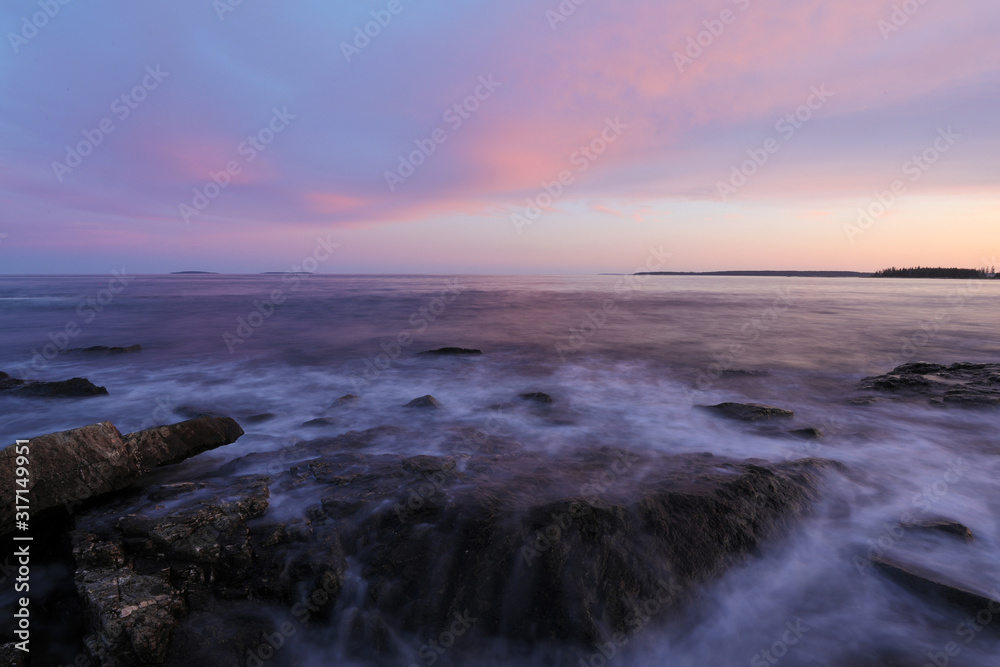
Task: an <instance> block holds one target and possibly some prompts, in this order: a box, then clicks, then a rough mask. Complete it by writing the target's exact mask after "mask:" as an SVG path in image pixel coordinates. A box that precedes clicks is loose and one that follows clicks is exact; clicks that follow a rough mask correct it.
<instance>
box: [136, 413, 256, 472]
mask: <svg viewBox="0 0 1000 667" xmlns="http://www.w3.org/2000/svg"><path fill="white" fill-rule="evenodd" d="M241 435H243V429H242V428H240V425H239V424H237V423H236V420H234V419H232V418H230V417H196V418H195V419H189V420H187V421H184V422H180V423H179V424H174V425H172V426H157V427H156V428H150V429H146V430H145V431H139V432H138V433H130V434H129V435H127V436H125V446H126V447H127V448H128V449H129V450H131V451H132V452H133V453H134V454H135V457H136V459H137V460H138V461H139V467H140V469H141V470H142V471H143V472H146V471H149V470H152V469H153V468H155V467H157V466H162V465H169V464H171V463H177V462H178V461H183V460H184V459H187V458H190V457H192V456H195V455H196V454H201V453H202V452H207V451H208V450H210V449H215V448H217V447H222V446H223V445H228V444H230V443H233V442H236V440H237V439H239V437H240V436H241Z"/></svg>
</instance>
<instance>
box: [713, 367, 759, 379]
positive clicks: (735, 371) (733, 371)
mask: <svg viewBox="0 0 1000 667" xmlns="http://www.w3.org/2000/svg"><path fill="white" fill-rule="evenodd" d="M721 375H722V377H746V378H762V377H767V376H769V375H770V373H768V372H767V371H751V370H747V369H745V368H727V369H724V370H723V371H722V373H721Z"/></svg>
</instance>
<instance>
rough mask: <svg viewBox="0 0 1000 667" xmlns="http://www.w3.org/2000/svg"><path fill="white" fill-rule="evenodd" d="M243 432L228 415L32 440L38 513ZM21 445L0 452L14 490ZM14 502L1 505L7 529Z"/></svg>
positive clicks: (121, 484) (5, 479)
mask: <svg viewBox="0 0 1000 667" xmlns="http://www.w3.org/2000/svg"><path fill="white" fill-rule="evenodd" d="M241 435H243V429H242V428H240V426H239V424H237V423H236V422H235V421H233V420H232V419H229V418H208V417H202V418H199V419H193V420H190V421H186V422H181V423H179V424H173V425H171V426H160V427H156V428H152V429H148V430H145V431H139V432H137V433H130V434H128V435H125V436H123V435H122V434H121V433H120V432H119V431H118V429H117V428H115V426H114V425H113V424H111V422H101V423H100V424H93V425H90V426H84V427H82V428H77V429H72V430H69V431H60V432H58V433H51V434H49V435H44V436H40V437H37V438H32V439H31V440H29V442H28V445H27V447H28V451H29V452H30V466H31V475H30V478H29V479H30V482H29V486H28V489H27V491H28V494H29V497H30V500H31V502H30V507H31V509H30V512H31V515H32V516H33V517H34V516H36V515H38V514H42V513H44V512H47V511H49V510H53V509H56V508H59V507H64V508H65V509H66V510H67V511H71V510H72V508H73V507H75V506H77V505H78V504H80V503H81V502H82V501H85V500H88V499H90V498H94V497H97V496H100V495H102V494H105V493H111V492H113V491H118V490H121V489H124V488H126V487H128V486H129V485H131V484H133V483H134V482H136V481H137V480H138V479H139V478H140V477H142V475H144V474H145V473H147V472H149V471H150V470H152V469H153V468H155V467H157V466H162V465H167V464H170V463H176V462H178V461H181V460H183V459H185V458H188V457H190V456H194V455H196V454H199V453H201V452H204V451H207V450H209V449H214V448H216V447H220V446H222V445H226V444H229V443H231V442H235V441H236V439H237V438H239V437H240V436H241ZM18 465H19V464H18V453H17V447H16V446H15V445H11V446H9V447H7V448H5V449H4V450H3V451H0V481H2V483H3V484H5V485H6V486H7V488H14V473H15V470H16V468H17V467H18ZM13 512H14V505H13V503H9V504H8V503H4V504H3V505H0V526H3V527H4V529H9V527H10V526H12V525H13V519H14V514H13Z"/></svg>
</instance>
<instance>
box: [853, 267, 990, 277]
mask: <svg viewBox="0 0 1000 667" xmlns="http://www.w3.org/2000/svg"><path fill="white" fill-rule="evenodd" d="M872 278H952V279H960V280H996V279H997V272H996V267H993V266H991V267H988V268H984V269H957V268H950V269H944V268H931V267H929V266H915V267H912V268H909V269H897V268H896V267H892V268H889V269H882V270H881V271H876V272H875V273H873V274H872Z"/></svg>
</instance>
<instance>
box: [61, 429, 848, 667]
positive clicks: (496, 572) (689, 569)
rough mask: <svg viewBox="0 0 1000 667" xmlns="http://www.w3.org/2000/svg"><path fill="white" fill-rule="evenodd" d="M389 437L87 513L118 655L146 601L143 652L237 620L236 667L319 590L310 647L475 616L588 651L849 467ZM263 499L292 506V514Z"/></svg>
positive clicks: (357, 436)
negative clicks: (276, 512)
mask: <svg viewBox="0 0 1000 667" xmlns="http://www.w3.org/2000/svg"><path fill="white" fill-rule="evenodd" d="M383 435H394V436H401V435H405V433H400V431H399V430H398V429H378V430H373V431H366V432H360V433H348V434H345V435H343V436H338V437H337V438H330V439H323V440H314V441H309V442H303V443H299V444H297V445H294V446H291V447H288V448H285V449H284V450H283V458H282V460H287V461H293V463H290V464H286V467H285V469H283V470H281V471H279V472H269V477H264V476H260V475H247V474H245V471H250V470H257V469H259V467H260V465H261V464H262V463H265V462H268V461H270V462H272V463H273V461H274V457H273V455H267V454H264V453H257V454H251V455H248V456H246V457H243V458H241V459H236V460H234V461H231V462H230V463H227V464H226V465H225V466H223V467H222V468H221V469H220V470H218V471H217V472H216V473H213V474H212V475H210V476H209V477H206V478H205V479H201V480H198V481H196V482H188V483H183V484H179V485H171V486H167V487H160V488H158V489H155V490H153V491H147V492H145V493H143V494H139V493H136V494H133V495H132V496H130V497H128V498H123V499H119V500H118V501H116V502H115V503H113V504H112V505H109V506H107V507H104V508H100V511H97V510H93V511H92V512H91V513H88V514H87V515H86V516H83V517H81V518H80V520H79V522H78V525H79V530H78V531H77V533H75V534H74V544H75V545H76V547H75V553H76V557H77V560H78V563H79V568H80V572H78V582H79V585H80V590H81V594H83V595H84V597H85V598H86V600H87V601H88V609H90V610H91V612H90V614H89V616H88V618H90V619H91V623H92V627H91V628H90V629H91V631H92V632H95V633H96V635H97V637H98V639H99V641H98V643H99V644H100V645H101V646H107V647H109V648H107V649H105V654H106V655H111V654H116V655H117V653H115V652H116V651H117V652H120V655H128V656H132V655H133V654H135V647H134V638H135V636H136V635H135V632H136V631H135V630H133V629H131V628H128V627H126V628H124V629H120V625H121V624H120V623H118V620H117V618H118V617H116V616H115V614H119V615H120V613H121V610H122V609H124V608H125V607H131V606H135V605H137V604H141V602H142V601H144V600H154V603H152V604H150V605H147V608H149V607H152V608H154V610H153V611H151V612H149V613H154V611H155V613H157V614H159V617H158V618H160V620H162V621H163V625H164V629H163V630H162V631H161V632H160V634H159V635H157V636H155V637H150V638H148V639H144V640H143V641H144V642H145V644H144V645H147V646H149V647H151V648H150V649H149V651H150V654H151V655H152V654H153V653H155V651H154V649H156V650H159V648H160V647H161V646H163V644H164V643H165V642H166V643H167V644H168V649H167V653H166V655H167V662H168V664H181V662H182V661H183V660H184V659H194V658H195V657H196V656H197V655H198V651H199V650H205V647H206V646H209V645H212V644H213V642H212V640H211V636H212V635H211V634H210V633H209V634H206V630H204V628H205V627H206V626H211V627H227V628H228V627H234V628H238V632H237V633H236V635H237V638H235V639H234V638H232V637H230V639H228V640H227V641H229V644H226V645H222V644H221V643H218V642H216V643H215V645H214V648H212V650H213V651H215V653H213V655H217V656H218V657H217V658H216V659H217V661H218V663H219V664H236V663H239V662H240V661H241V660H244V659H245V656H246V653H247V650H253V649H254V646H248V645H247V642H251V641H252V640H251V639H241V638H244V637H251V638H252V637H254V636H256V637H260V636H262V634H261V633H266V632H269V631H271V630H269V628H271V627H272V626H271V625H270V624H271V623H273V616H271V615H269V614H268V613H267V612H266V610H265V608H266V606H267V605H268V604H276V605H280V606H281V607H284V608H289V607H291V608H294V606H293V605H295V604H297V603H301V602H302V601H303V600H307V599H314V598H313V596H314V595H316V592H317V591H318V590H323V591H324V595H323V596H320V598H321V599H322V602H321V603H318V604H317V611H316V612H315V613H314V614H312V615H311V617H310V618H311V620H310V621H309V623H308V624H305V625H303V626H302V631H303V634H304V636H305V637H308V636H310V634H309V633H310V632H314V633H316V634H315V635H314V636H317V637H323V638H324V639H323V641H327V642H329V641H335V642H339V643H340V645H342V646H345V647H347V650H348V651H349V653H350V654H352V655H354V656H356V657H357V658H358V659H360V660H366V659H372V658H376V657H377V658H378V659H383V660H384V659H387V658H388V659H393V660H395V659H396V658H398V657H399V656H400V655H404V654H405V650H407V649H404V648H403V647H402V646H401V645H398V644H396V642H397V638H400V637H405V636H408V635H409V634H410V633H414V632H418V633H419V634H420V635H422V636H436V635H438V634H439V633H440V632H443V631H444V630H445V629H447V628H448V627H449V626H450V625H451V624H452V623H454V622H455V615H456V614H468V615H471V616H473V617H475V618H476V622H475V624H474V626H473V631H474V632H475V633H477V634H479V635H481V636H484V637H497V638H506V639H514V640H524V641H528V642H535V641H542V640H550V639H554V640H565V641H569V642H574V643H577V644H578V645H580V646H584V647H586V646H590V645H592V643H593V642H595V641H597V640H598V639H600V638H601V637H603V636H608V635H606V633H609V632H616V631H627V630H628V628H629V627H630V623H631V622H632V621H633V620H634V618H633V614H634V613H635V612H636V611H637V610H638V609H639V607H638V605H640V604H641V603H642V602H643V601H644V600H648V599H651V598H652V599H658V600H660V601H661V602H660V604H661V605H662V608H663V609H664V610H665V613H666V614H667V615H671V614H676V613H679V612H680V610H681V609H682V608H683V605H684V604H685V603H686V602H687V601H689V600H690V599H692V598H693V596H694V595H695V594H696V592H697V590H698V589H699V586H700V584H702V583H703V582H705V581H707V580H709V579H711V578H713V577H716V576H718V575H719V574H721V573H722V572H724V571H725V570H726V569H727V568H728V567H730V566H731V565H732V564H734V563H739V562H741V561H743V560H744V559H746V558H747V557H749V555H750V554H752V553H753V552H754V550H755V549H757V548H758V547H759V546H760V544H761V543H762V542H763V541H764V540H765V539H767V538H769V537H771V536H774V535H776V534H780V533H781V531H782V530H783V529H784V528H786V527H787V526H788V525H790V522H791V521H793V520H794V519H795V518H796V517H797V516H799V515H800V514H802V513H803V512H806V511H807V510H808V507H809V505H810V502H811V500H812V499H813V498H815V496H816V492H817V485H818V477H817V476H818V474H819V473H820V472H821V471H822V470H823V469H825V468H829V467H833V466H835V465H836V464H833V463H831V462H824V461H819V460H813V459H810V460H805V461H798V462H793V463H778V464H764V463H763V462H737V461H730V460H727V459H722V458H717V457H713V456H711V455H686V456H668V455H661V454H655V453H651V452H643V453H637V452H632V451H628V450H622V449H615V448H610V447H601V448H595V447H582V448H568V449H567V450H565V451H564V452H563V453H552V452H544V453H543V452H535V451H529V450H525V449H523V448H521V449H519V448H517V447H511V448H509V449H508V451H507V453H506V455H504V456H497V455H496V454H495V453H494V450H495V449H496V448H495V447H492V446H490V447H485V446H484V447H483V448H482V450H472V451H471V452H469V451H466V450H465V449H464V446H463V445H462V443H460V442H457V440H453V439H446V440H445V441H444V442H443V443H441V444H440V447H441V450H442V452H443V454H444V455H442V456H428V455H421V456H400V455H392V454H385V453H382V452H384V444H383V445H378V449H376V450H374V451H372V452H371V453H369V452H367V451H366V448H367V447H368V446H376V445H375V443H377V442H378V441H379V440H380V438H381V437H382V436H383ZM411 435H412V434H411ZM403 439H404V440H405V439H407V438H403ZM450 447H454V448H455V450H456V451H455V452H454V455H448V454H449V452H448V450H449V448H450ZM459 457H461V459H462V461H463V464H462V466H458V465H457V461H458V460H459ZM234 475H235V476H237V477H235V478H234V477H233V476H234ZM268 488H269V489H270V494H269V500H268V495H267V489H268ZM290 494H292V495H290ZM291 497H294V498H295V501H294V504H291V505H290V504H289V503H288V502H287V499H289V498H291ZM283 499H286V500H283ZM268 503H272V504H273V505H274V506H276V507H278V506H280V507H282V508H283V509H282V511H281V517H282V518H281V520H280V521H279V520H277V519H276V518H274V517H272V515H271V513H270V512H268V511H267V505H268ZM164 506H167V507H169V508H170V511H169V513H167V514H166V515H165V513H164V510H162V509H160V508H161V507H164ZM292 507H297V508H298V509H297V510H292V509H291V508H292ZM209 527H210V529H209V530H207V532H206V529H207V528H209ZM571 555H572V557H570V556H571ZM348 560H349V561H350V562H354V563H359V564H363V567H360V568H358V569H357V570H356V571H355V573H354V575H352V576H355V577H360V579H361V581H359V582H357V583H355V584H353V586H354V589H352V590H364V591H365V594H364V595H363V596H356V597H351V598H349V599H348V600H347V601H346V604H347V606H346V607H344V606H340V605H341V603H339V602H337V600H338V596H339V595H340V592H341V590H342V589H343V587H344V585H345V579H344V577H345V572H346V562H348ZM160 572H170V582H169V587H168V588H165V589H160V588H157V587H156V586H159V585H160V583H161V582H162V579H156V576H157V573H160ZM138 576H142V577H149V579H142V580H140V581H139V582H138V583H137V584H136V587H137V589H138V590H139V591H141V594H136V595H134V596H132V597H131V598H129V599H128V600H120V601H114V603H113V604H111V603H103V604H104V605H105V606H101V605H100V604H98V603H101V601H102V600H104V598H103V597H102V593H101V591H102V590H103V589H102V588H101V587H100V585H99V584H98V582H101V581H115V580H117V579H121V578H122V577H126V578H127V577H138ZM157 595H159V596H163V597H160V598H157V597H156V596H157ZM92 600H96V601H92ZM136 600H139V602H136ZM175 600H183V601H185V604H186V605H187V606H186V607H178V606H176V605H175V604H174V601H175ZM240 600H254V601H256V605H257V608H258V610H259V611H256V612H254V611H253V609H254V607H253V606H250V607H240V606H238V605H236V602H237V601H240ZM335 603H336V604H335ZM114 605H117V606H114ZM234 605H235V606H234ZM336 609H340V610H341V611H342V613H343V614H344V616H335V615H334V610H336ZM171 629H172V630H173V632H172V635H171V634H170V630H171ZM255 632H256V633H257V634H256V635H255ZM106 635H107V636H106ZM126 640H127V641H126ZM400 641H403V643H405V641H406V640H405V639H403V640H400ZM130 652H131V653H130ZM156 655H159V654H158V653H156ZM457 664H461V663H460V661H459V663H457Z"/></svg>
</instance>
